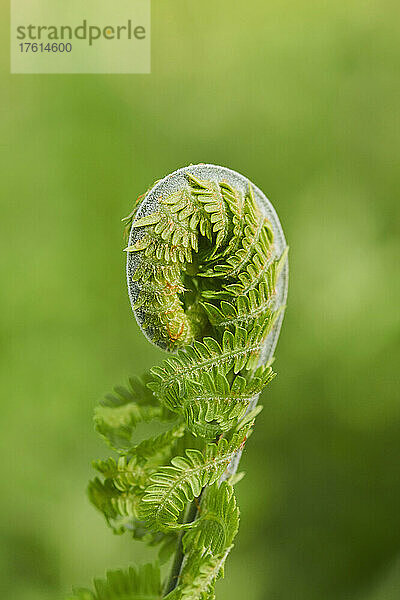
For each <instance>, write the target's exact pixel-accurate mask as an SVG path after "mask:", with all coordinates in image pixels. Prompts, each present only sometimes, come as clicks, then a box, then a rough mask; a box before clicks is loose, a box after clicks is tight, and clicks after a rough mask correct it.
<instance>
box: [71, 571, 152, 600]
mask: <svg viewBox="0 0 400 600" xmlns="http://www.w3.org/2000/svg"><path fill="white" fill-rule="evenodd" d="M74 594H75V595H74V596H72V598H70V600H160V599H161V597H162V593H161V580H160V569H159V567H158V566H157V565H152V564H147V565H141V566H139V567H130V568H129V569H127V570H126V571H122V570H118V571H108V572H107V574H106V578H105V579H95V580H94V592H90V591H89V590H82V589H81V590H74Z"/></svg>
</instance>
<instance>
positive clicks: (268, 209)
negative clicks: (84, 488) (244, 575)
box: [73, 165, 288, 600]
mask: <svg viewBox="0 0 400 600" xmlns="http://www.w3.org/2000/svg"><path fill="white" fill-rule="evenodd" d="M126 221H127V225H126V231H127V234H128V238H129V244H128V247H127V248H126V251H127V255H128V263H127V274H128V289H129V296H130V299H131V303H132V308H133V310H134V313H135V316H136V319H137V322H138V324H139V326H140V328H141V330H142V332H143V333H144V335H145V336H146V337H147V338H148V340H149V341H151V342H152V343H154V344H156V345H158V346H159V347H161V348H163V349H164V350H166V351H167V352H169V355H168V357H167V358H166V359H165V360H164V361H163V362H162V364H161V365H159V366H157V367H153V368H152V369H151V370H150V371H149V372H148V373H146V374H144V375H143V376H142V377H141V378H138V377H133V378H132V379H130V381H129V387H128V388H123V387H117V388H115V392H114V394H111V395H109V396H107V397H106V398H105V400H104V401H103V402H102V404H101V405H100V406H99V407H98V409H97V410H96V414H95V423H96V428H97V431H98V432H99V433H100V435H101V436H102V437H103V438H104V439H105V440H106V441H107V442H108V444H109V445H110V446H111V448H112V449H113V450H114V451H115V452H116V457H112V458H109V459H108V460H105V461H103V460H102V461H96V462H95V463H94V467H95V469H96V470H97V472H98V476H97V477H96V478H95V479H94V480H93V481H92V482H91V483H90V485H89V496H90V500H91V501H92V503H93V504H94V506H95V507H96V508H98V509H99V510H100V511H101V512H102V513H103V514H104V516H105V518H106V521H107V523H108V525H109V526H110V527H111V528H112V529H113V530H114V532H116V533H124V532H127V533H128V534H129V535H132V536H133V538H134V539H136V540H141V541H143V542H145V543H147V544H149V545H150V546H157V547H158V548H159V550H158V560H157V561H156V562H155V563H154V564H150V565H144V566H140V567H131V568H129V569H128V570H126V571H111V572H109V573H108V574H107V576H106V579H104V580H95V581H94V589H93V591H90V590H86V589H80V590H75V591H74V594H75V595H74V596H73V598H74V599H75V600H140V599H143V598H146V599H147V600H153V599H154V600H155V599H160V598H166V599H168V600H189V599H190V600H211V599H213V598H214V597H215V596H214V587H215V583H216V581H217V580H218V578H219V577H221V576H222V574H223V569H224V564H225V561H226V559H227V556H228V554H229V552H230V551H231V549H232V547H233V541H234V538H235V536H236V534H237V531H238V526H239V509H238V506H237V503H236V499H235V494H234V489H233V488H234V485H235V483H236V482H237V481H238V480H239V478H240V477H241V475H238V474H237V473H236V471H237V467H238V463H239V460H240V456H241V453H242V450H243V447H244V445H245V443H246V440H247V438H248V437H249V435H250V434H251V432H252V429H253V425H254V419H255V417H256V415H257V414H258V412H259V410H260V407H257V406H256V405H257V401H258V397H259V395H260V393H261V391H262V390H263V389H264V387H265V386H266V385H267V384H268V383H269V382H270V381H271V379H272V378H273V377H274V372H273V370H272V367H271V362H272V357H273V352H274V349H275V346H276V342H277V339H278V336H279V331H280V326H281V323H282V319H283V313H284V308H285V303H286V295H287V282H288V265H287V247H286V242H285V238H284V235H283V232H282V228H281V226H280V223H279V220H278V217H277V216H276V213H275V211H274V209H273V207H272V205H271V204H270V203H269V201H268V200H267V199H266V197H265V196H264V194H263V193H262V192H261V191H260V190H259V189H258V188H256V187H255V186H253V185H252V184H251V183H250V182H249V181H248V180H247V179H246V178H245V177H243V176H242V175H239V174H238V173H236V172H234V171H231V170H230V169H226V168H223V167H219V166H215V165H195V166H189V167H185V168H183V169H180V170H179V171H176V172H175V173H172V174H171V175H169V176H167V177H166V178H164V179H162V180H161V181H159V182H157V183H156V184H155V185H154V187H153V188H152V189H151V190H149V191H148V192H147V193H146V194H145V195H144V196H142V197H141V198H140V199H139V201H138V202H137V203H136V206H135V208H134V210H133V211H132V213H131V214H130V215H129V217H127V219H126ZM153 420H157V421H159V422H163V423H164V430H163V432H162V433H160V434H159V435H157V436H154V437H153V438H151V439H147V440H144V441H142V442H141V443H137V441H136V440H135V432H136V427H137V426H138V425H139V424H140V423H141V422H146V423H147V422H150V421H153ZM172 554H175V558H174V559H173V560H172V567H171V570H170V573H169V576H167V578H166V581H165V582H162V580H161V576H160V568H159V565H160V564H163V563H165V562H166V561H167V560H168V559H169V558H170V557H171V555H172Z"/></svg>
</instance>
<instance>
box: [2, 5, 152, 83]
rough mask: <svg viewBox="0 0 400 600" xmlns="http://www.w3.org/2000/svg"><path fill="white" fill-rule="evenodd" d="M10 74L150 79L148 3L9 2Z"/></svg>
mask: <svg viewBox="0 0 400 600" xmlns="http://www.w3.org/2000/svg"><path fill="white" fill-rule="evenodd" d="M10 39H11V53H10V56H11V73H150V0H112V1H110V0H84V2H82V0H62V1H61V0H11V36H10Z"/></svg>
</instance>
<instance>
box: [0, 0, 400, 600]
mask: <svg viewBox="0 0 400 600" xmlns="http://www.w3.org/2000/svg"><path fill="white" fill-rule="evenodd" d="M0 11H1V25H0V28H1V34H2V35H1V38H2V47H3V51H2V56H1V106H2V111H1V131H0V134H1V135H0V153H1V160H0V164H1V171H2V175H1V195H2V200H1V219H0V222H1V236H0V245H1V251H0V264H1V273H2V276H1V279H2V285H1V288H2V289H1V294H0V319H1V330H0V335H1V350H0V358H1V376H0V381H1V396H2V408H1V413H0V415H1V417H0V419H1V423H0V449H1V457H2V459H1V483H2V491H1V494H0V514H1V525H0V533H1V547H0V574H1V575H0V580H1V583H0V588H1V592H2V594H1V595H2V598H10V599H13V600H50V599H51V600H54V599H62V598H63V597H64V596H65V594H66V593H68V592H69V591H70V588H71V585H72V584H79V585H87V584H88V583H89V581H90V580H91V578H92V576H93V575H97V576H99V575H102V574H103V573H104V570H105V569H106V568H111V567H118V566H126V565H128V564H130V563H131V561H132V560H139V561H144V560H146V558H147V556H148V555H147V554H146V553H145V552H144V549H143V547H142V546H141V545H140V544H135V543H133V542H131V541H130V540H129V539H128V537H114V536H113V535H112V533H111V532H110V531H109V530H108V529H107V527H106V526H105V524H104V523H103V520H102V518H101V516H100V515H99V514H97V513H96V512H95V510H94V509H92V508H91V506H90V505H89V503H88V501H87V498H86V496H85V488H86V484H87V480H88V478H89V477H90V476H91V467H90V461H91V460H92V459H93V458H96V457H101V456H104V455H105V453H107V449H106V448H105V446H104V444H103V443H102V441H101V440H100V439H99V438H98V437H97V435H96V434H95V433H94V431H93V426H92V411H93V407H94V406H95V404H96V403H97V401H98V400H99V398H100V397H101V396H102V395H103V394H104V393H105V392H107V391H109V390H110V389H111V388H112V387H113V385H115V384H117V383H121V382H124V381H126V379H127V377H128V376H129V375H131V374H134V373H140V372H141V371H142V370H143V369H145V368H147V367H150V366H152V365H153V364H155V363H157V362H158V361H159V360H160V359H161V357H162V353H161V352H160V351H158V350H156V349H155V348H153V347H151V346H150V345H149V343H148V342H147V341H145V339H144V338H143V337H142V336H141V335H140V334H139V332H138V329H137V327H136V323H135V320H134V318H133V317H132V314H131V311H130V307H129V303H128V298H127V293H126V289H125V273H124V259H125V257H124V254H123V253H122V248H123V242H122V239H121V223H120V218H121V217H122V216H124V215H125V214H127V213H128V212H129V210H130V208H131V206H132V203H133V201H134V199H135V198H136V196H137V195H138V194H140V193H142V192H143V191H144V190H146V188H147V187H148V186H149V185H150V184H151V183H152V182H153V181H154V180H155V179H158V178H160V177H162V176H164V175H165V174H167V173H168V172H170V171H172V170H175V169H176V168H179V167H181V166H184V165H186V164H189V163H196V162H214V163H217V164H222V165H226V166H229V167H231V168H233V169H236V170H238V171H240V172H242V173H244V174H245V175H247V176H248V177H249V178H250V179H252V180H253V181H254V182H255V183H256V184H257V185H259V186H260V187H261V188H262V189H263V190H264V191H265V192H266V194H267V195H268V197H269V198H270V199H271V201H272V202H273V203H274V205H275V206H276V209H277V211H278V214H279V216H280V218H281V221H282V223H283V226H284V229H285V231H286V234H287V239H288V242H289V244H290V247H291V257H290V267H291V283H290V293H289V302H288V311H287V315H286V318H285V322H284V327H283V330H282V335H281V339H280V343H279V346H278V349H277V353H276V356H277V360H276V370H277V371H278V377H277V378H276V379H275V380H274V382H273V384H272V385H271V387H270V388H269V389H268V391H267V392H266V393H265V395H264V406H265V409H264V412H263V413H262V414H261V415H260V417H259V418H258V420H257V426H256V433H255V435H254V436H253V437H252V439H251V442H250V443H249V445H248V446H247V447H246V452H245V454H244V457H243V467H244V468H245V470H246V471H247V477H246V478H245V480H243V482H242V483H241V484H239V486H238V489H237V492H238V496H239V503H240V506H241V515H242V516H241V529H240V535H239V536H238V540H237V544H236V547H235V550H234V551H233V553H232V556H231V558H230V560H229V564H228V566H227V569H226V578H225V580H224V581H223V582H221V583H219V584H218V590H217V591H218V598H219V599H220V600H227V599H232V600H236V599H237V600H239V599H241V598H246V600H264V599H265V600H292V599H294V600H321V599H324V600H342V599H351V600H392V599H393V600H394V599H395V598H398V597H399V596H400V512H399V506H400V502H399V500H400V478H399V462H400V461H399V458H400V419H399V416H400V414H399V413H400V410H399V406H400V405H399V398H398V370H399V366H398V365H399V362H398V358H399V356H398V353H397V354H396V350H397V349H398V348H397V344H398V341H399V335H398V333H399V319H398V301H399V293H398V292H399V289H398V287H397V285H396V279H395V271H394V269H395V264H396V262H395V261H396V255H397V256H398V250H399V236H398V231H396V226H397V225H398V219H399V216H400V215H399V209H398V202H399V200H398V193H399V185H400V174H399V169H398V149H399V141H400V133H399V123H400V119H399V117H400V113H399V101H400V79H399V67H400V46H399V38H400V25H399V23H400V18H399V17H400V11H399V5H398V2H395V1H393V2H392V1H389V0H375V1H372V0H337V1H335V2H334V1H327V2H319V3H312V2H306V1H305V0H297V1H295V0H292V1H290V0H281V1H280V2H265V1H263V0H255V1H252V2H247V3H244V2H238V1H236V2H235V1H233V0H230V1H228V0H220V1H217V2H216V1H215V0H213V1H211V0H203V1H202V2H193V1H192V2H188V1H187V0H153V6H152V13H153V16H152V74H151V75H145V76H139V75H131V76H130V75H127V76H115V75H111V76H96V75H87V76H86V75H83V76H79V75H77V76H74V75H71V76H63V75H59V76H58V75H48V76H35V75H20V76H18V75H14V76H11V75H9V64H8V61H9V51H8V40H9V31H8V20H9V12H8V7H6V6H4V5H2V8H1V9H0Z"/></svg>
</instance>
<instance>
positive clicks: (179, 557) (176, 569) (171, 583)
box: [163, 496, 201, 596]
mask: <svg viewBox="0 0 400 600" xmlns="http://www.w3.org/2000/svg"><path fill="white" fill-rule="evenodd" d="M200 497H201V496H200ZM200 497H199V499H198V500H197V502H198V501H199V500H200ZM197 507H198V504H196V502H189V503H188V505H187V507H186V511H185V516H184V520H183V522H184V523H191V522H192V521H193V520H195V519H196V517H197V510H198V508H197ZM184 534H185V531H184V530H183V531H181V532H180V534H179V536H178V541H177V544H176V552H175V556H174V560H173V562H172V566H171V571H170V573H169V576H168V579H167V581H166V584H165V588H164V594H163V596H166V595H167V594H169V593H170V592H172V590H174V589H175V588H176V586H177V584H178V581H179V575H180V573H181V569H182V564H183V559H184V554H183V544H182V539H183V536H184Z"/></svg>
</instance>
